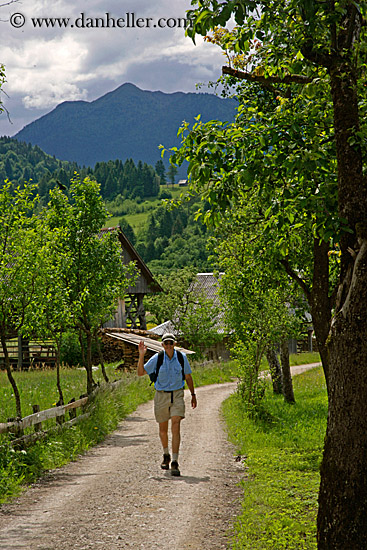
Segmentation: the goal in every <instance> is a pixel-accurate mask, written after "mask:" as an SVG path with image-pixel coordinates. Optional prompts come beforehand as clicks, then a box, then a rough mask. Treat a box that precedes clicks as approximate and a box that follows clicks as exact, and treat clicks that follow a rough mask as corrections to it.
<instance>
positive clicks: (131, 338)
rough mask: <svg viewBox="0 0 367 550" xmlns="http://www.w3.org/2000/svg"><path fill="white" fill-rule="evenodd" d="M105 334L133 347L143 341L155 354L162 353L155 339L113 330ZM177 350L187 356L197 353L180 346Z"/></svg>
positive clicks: (108, 330)
mask: <svg viewBox="0 0 367 550" xmlns="http://www.w3.org/2000/svg"><path fill="white" fill-rule="evenodd" d="M104 333H105V334H106V336H109V337H110V338H116V340H123V341H124V342H128V343H129V344H132V345H133V346H136V347H138V345H139V343H140V342H141V341H142V340H143V341H144V343H145V345H146V346H147V348H148V350H150V351H153V352H154V353H158V352H160V351H162V349H163V348H162V344H161V342H159V341H158V340H154V339H153V338H148V337H147V336H144V335H140V334H136V333H134V332H128V333H126V332H114V331H113V329H105V331H104ZM175 349H176V350H179V351H183V352H184V353H185V354H186V355H191V354H193V353H195V352H194V351H191V350H189V349H185V348H181V347H179V346H175Z"/></svg>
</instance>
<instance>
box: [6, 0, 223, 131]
mask: <svg viewBox="0 0 367 550" xmlns="http://www.w3.org/2000/svg"><path fill="white" fill-rule="evenodd" d="M9 2H10V3H9ZM187 9H190V0H156V1H155V2H151V1H148V0H127V1H125V0H106V1H102V0H88V2H86V1H84V2H82V1H80V0H74V1H72V0H52V1H51V0H49V1H48V2H47V1H45V0H16V1H12V0H0V42H1V47H0V63H2V64H4V65H5V73H6V83H5V84H4V85H3V90H2V101H3V104H4V105H5V107H6V109H7V111H8V114H6V113H1V114H0V136H4V135H6V136H12V135H14V134H15V133H16V132H18V131H19V130H21V129H22V128H23V127H24V126H25V125H26V124H29V123H30V122H32V121H33V120H36V119H37V118H39V117H41V116H43V115H44V114H46V113H48V112H50V111H51V110H52V109H54V108H55V107H56V106H57V105H58V104H60V103H62V102H63V101H77V100H84V101H93V100H95V99H97V98H98V97H100V96H102V95H104V94H105V93H107V92H110V91H112V90H114V89H116V88H117V87H119V86H120V85H122V84H124V83H125V82H130V83H132V84H135V85H136V86H138V87H139V88H141V89H143V90H161V91H163V92H167V93H171V92H176V91H182V92H195V91H204V92H208V91H210V92H212V91H213V90H212V89H208V88H207V87H206V84H207V83H208V82H210V81H216V80H217V79H218V78H219V76H220V74H221V66H222V65H223V64H224V63H223V61H224V58H223V54H222V53H221V51H220V49H219V48H218V47H217V46H215V45H213V44H210V43H207V42H204V41H203V39H202V38H200V37H198V38H197V40H196V45H194V44H193V42H192V40H191V39H190V38H188V37H186V36H185V32H184V29H183V24H182V22H180V19H183V18H184V17H185V12H186V10H187ZM45 18H47V19H49V18H54V19H55V18H57V20H56V21H54V26H53V27H52V26H51V24H50V22H49V26H48V27H47V26H46V23H45ZM41 19H43V20H42V21H41ZM61 19H63V20H64V22H62V21H61ZM58 20H60V23H59V22H58ZM97 25H98V26H97ZM102 25H104V27H102ZM198 83H204V86H203V87H201V88H200V90H198V89H197V84H198ZM9 119H10V120H9Z"/></svg>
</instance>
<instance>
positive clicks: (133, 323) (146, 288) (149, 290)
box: [101, 227, 163, 330]
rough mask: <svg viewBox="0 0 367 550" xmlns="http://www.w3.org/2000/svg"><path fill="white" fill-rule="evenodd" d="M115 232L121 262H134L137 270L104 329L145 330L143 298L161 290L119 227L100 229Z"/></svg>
mask: <svg viewBox="0 0 367 550" xmlns="http://www.w3.org/2000/svg"><path fill="white" fill-rule="evenodd" d="M107 231H108V232H115V233H116V237H117V239H118V240H119V242H120V244H121V252H122V261H123V263H124V264H125V265H127V264H129V263H130V262H134V263H135V266H136V270H137V274H138V277H137V280H136V282H135V284H134V285H132V286H129V288H128V292H127V296H125V298H124V299H121V300H119V303H118V307H117V310H116V313H115V317H114V318H113V319H111V320H110V321H108V322H107V323H105V324H104V325H103V326H104V327H105V328H129V329H142V330H146V328H147V323H146V317H145V309H144V304H143V298H144V296H145V294H153V293H156V292H162V291H163V289H162V287H161V286H160V285H159V283H158V282H157V281H156V280H155V279H154V277H153V275H152V273H151V271H150V270H149V269H148V267H147V266H146V264H145V263H144V261H143V260H142V258H141V257H140V256H139V254H138V252H137V251H136V250H135V248H134V247H133V245H132V244H131V242H130V241H129V239H128V238H127V237H126V235H125V234H124V233H123V232H122V230H121V228H120V227H111V228H106V229H102V231H101V234H103V233H104V232H107Z"/></svg>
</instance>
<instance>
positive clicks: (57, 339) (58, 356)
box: [56, 338, 64, 405]
mask: <svg viewBox="0 0 367 550" xmlns="http://www.w3.org/2000/svg"><path fill="white" fill-rule="evenodd" d="M60 355H61V354H60V339H59V338H56V386H57V391H58V392H59V403H60V405H63V404H64V396H63V393H62V388H61V379H60Z"/></svg>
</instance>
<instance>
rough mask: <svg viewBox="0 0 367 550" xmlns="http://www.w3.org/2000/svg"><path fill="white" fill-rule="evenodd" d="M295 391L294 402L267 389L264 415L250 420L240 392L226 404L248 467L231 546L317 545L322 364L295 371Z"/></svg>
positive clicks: (263, 549) (306, 548)
mask: <svg viewBox="0 0 367 550" xmlns="http://www.w3.org/2000/svg"><path fill="white" fill-rule="evenodd" d="M294 390H295V394H296V397H297V398H296V404H293V405H290V404H287V403H285V402H284V401H283V399H282V398H281V397H280V396H276V395H274V394H272V393H271V392H269V393H268V394H267V397H266V398H265V399H264V400H263V404H262V415H257V416H256V417H255V418H252V419H251V418H249V416H248V415H247V411H246V409H245V407H244V404H243V401H242V399H241V398H239V396H238V395H234V396H232V397H230V398H229V400H227V401H226V402H225V404H224V407H223V410H224V415H225V418H226V421H227V425H228V430H229V434H230V437H231V439H232V440H233V442H234V443H235V445H236V447H237V452H238V454H240V455H242V457H244V460H245V462H244V464H245V469H246V472H247V475H246V477H245V479H244V480H243V489H244V495H243V506H242V513H241V515H240V516H239V518H238V519H237V522H236V525H235V533H234V538H233V541H232V546H231V548H233V550H237V549H238V550H239V549H241V550H245V549H248V550H253V549H259V550H267V549H268V548H274V549H275V550H283V549H284V550H285V549H287V550H296V549H297V550H301V549H302V550H311V549H312V550H314V549H315V548H316V526H315V519H316V513H317V492H318V486H319V482H320V479H319V478H320V476H319V464H320V461H321V455H322V446H323V439H324V434H325V429H326V418H327V396H326V388H325V380H324V377H323V375H322V374H321V369H313V370H312V371H309V372H307V373H304V374H302V375H299V376H296V377H295V379H294Z"/></svg>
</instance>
